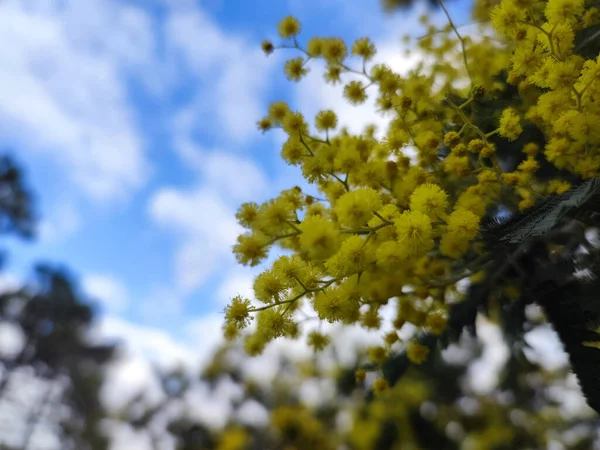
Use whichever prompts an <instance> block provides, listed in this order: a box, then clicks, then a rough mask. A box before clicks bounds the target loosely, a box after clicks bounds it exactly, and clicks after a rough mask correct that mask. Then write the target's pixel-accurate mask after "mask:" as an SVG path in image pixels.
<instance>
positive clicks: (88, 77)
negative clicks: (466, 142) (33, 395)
mask: <svg viewBox="0 0 600 450" xmlns="http://www.w3.org/2000/svg"><path fill="white" fill-rule="evenodd" d="M448 3H449V5H448V6H449V10H450V12H451V14H452V15H453V17H454V18H455V20H456V22H457V23H459V24H462V23H465V22H466V21H467V20H468V19H467V16H466V11H467V9H468V3H466V2H461V1H458V0H454V1H453V2H448ZM421 10H422V8H421ZM288 14H293V15H295V16H297V17H298V18H299V19H300V20H301V22H302V24H303V34H302V38H301V40H302V41H305V39H306V38H307V37H310V36H312V35H314V34H320V35H336V36H342V37H344V38H346V39H347V40H348V42H352V40H353V39H355V38H358V37H361V36H364V35H368V36H371V37H372V38H373V39H374V40H375V41H376V42H377V43H379V44H381V45H380V49H381V52H380V59H379V60H380V61H384V62H388V63H390V64H391V65H392V66H393V67H395V68H397V69H398V70H404V69H406V68H408V67H409V66H410V64H411V61H410V60H407V59H406V58H405V57H404V56H403V54H402V51H401V47H400V37H401V35H402V34H403V33H405V32H413V33H416V32H417V25H416V22H417V17H418V15H419V11H412V12H401V13H398V14H395V15H393V16H385V15H384V14H383V13H382V12H381V9H380V7H379V1H378V0H353V1H343V0H286V1H273V0H255V1H244V0H227V1H224V0H204V1H199V2H198V1H192V0H143V1H142V0H129V1H128V0H121V1H116V0H5V1H4V2H2V4H0V124H1V125H0V147H2V148H5V149H8V150H9V151H10V152H11V153H12V154H13V155H15V156H16V157H17V158H18V160H19V162H20V163H21V165H22V166H24V168H25V169H26V174H27V179H28V181H29V182H30V185H31V187H32V188H33V190H34V191H35V193H36V194H37V197H36V200H37V206H38V209H39V212H40V214H41V219H42V222H41V229H40V236H39V238H38V239H37V240H36V241H34V242H33V243H23V242H20V241H17V240H15V239H11V240H10V242H9V243H8V247H9V251H10V259H9V266H8V269H7V272H8V274H9V276H13V277H22V276H23V275H24V274H25V273H26V271H27V270H28V269H29V268H30V267H31V264H32V263H33V262H35V261H40V260H43V261H50V262H55V263H61V264H64V265H65V266H66V267H69V268H71V269H72V270H73V271H74V274H75V275H76V276H77V277H78V278H79V280H80V281H81V284H82V286H83V288H84V289H85V290H86V291H87V292H89V293H90V294H92V295H94V296H95V297H96V298H97V299H98V300H99V301H100V306H101V311H102V321H103V322H102V323H103V330H104V331H103V332H105V333H106V334H107V335H110V336H122V337H124V338H126V339H130V340H135V339H137V340H138V341H152V337H156V339H157V340H156V341H153V342H159V343H158V344H156V347H157V348H158V347H160V348H163V349H166V350H165V351H171V350H173V349H172V348H171V347H169V346H170V345H171V344H173V345H175V343H184V345H185V346H186V350H185V351H188V350H190V351H196V350H198V349H200V348H205V347H207V346H208V345H209V343H212V342H214V341H215V339H217V338H216V335H217V334H218V327H219V321H220V311H222V309H223V307H224V305H225V304H226V302H227V300H228V298H229V296H232V295H235V294H236V293H242V294H248V295H250V294H251V293H250V290H249V287H250V286H251V281H252V276H253V275H254V274H255V273H257V270H258V269H254V270H250V269H247V268H243V267H240V266H238V265H237V264H236V263H235V260H234V258H233V256H232V255H231V254H230V248H231V245H232V244H233V243H234V241H235V237H236V236H237V234H238V233H239V231H240V229H239V227H238V226H237V225H236V224H235V219H234V216H233V215H234V213H235V210H236V209H237V206H238V205H239V204H241V203H242V202H243V201H247V200H251V199H252V200H256V199H259V200H260V199H263V200H264V199H266V198H269V197H271V196H273V195H276V193H277V192H279V191H280V190H281V189H285V188H289V187H292V186H293V185H294V184H299V183H300V182H301V178H300V175H299V173H298V172H297V171H296V170H295V169H293V168H290V167H287V166H285V164H283V163H282V162H281V161H280V160H279V146H280V145H281V143H282V136H281V134H278V133H271V134H266V135H262V134H260V133H259V132H258V131H257V130H256V127H255V122H256V120H258V119H259V118H260V117H261V116H262V115H263V114H264V112H265V111H266V109H267V106H268V104H269V102H270V101H273V100H279V99H283V100H287V101H289V102H290V104H291V105H292V107H294V108H299V109H301V110H302V111H303V112H306V113H307V116H308V118H309V120H311V119H312V117H314V113H316V112H317V111H318V110H319V109H323V108H334V109H336V110H337V111H338V113H339V115H340V117H341V122H342V124H348V125H349V126H350V128H351V129H354V130H355V131H359V130H360V129H361V128H362V127H363V126H364V125H365V124H367V123H369V122H372V121H376V122H378V123H379V122H380V119H379V118H377V117H376V116H374V115H373V113H372V112H369V111H368V108H369V104H367V106H366V108H367V109H364V108H363V109H362V110H361V109H360V108H358V109H357V108H353V107H351V106H348V105H346V104H344V102H343V101H342V100H341V94H340V91H341V90H340V89H339V87H338V88H330V87H326V88H325V87H323V86H322V85H323V83H322V81H321V80H322V78H321V77H322V72H321V71H320V69H319V67H318V66H314V68H313V70H312V72H311V74H310V76H309V77H308V78H307V79H306V80H304V81H303V82H301V83H300V84H298V85H296V84H291V83H289V82H288V81H287V80H285V77H284V75H283V73H282V69H283V63H284V61H285V58H286V56H288V55H290V56H291V53H286V54H284V53H276V54H274V55H271V56H270V57H268V58H267V57H265V56H264V55H263V54H262V53H261V51H260V42H261V41H262V40H263V39H265V38H271V39H273V40H275V41H277V36H276V25H277V22H278V20H279V19H280V18H282V17H283V16H285V15H288ZM438 19H439V20H440V21H442V20H443V19H442V17H441V16H439V14H438ZM294 56H295V55H294ZM311 115H312V116H311ZM139 345H140V346H141V347H143V344H141V343H140V344H139ZM161 346H162V347H161ZM173 348H174V347H173ZM154 350H156V348H155V349H154ZM173 351H175V350H173ZM182 354H183V353H182Z"/></svg>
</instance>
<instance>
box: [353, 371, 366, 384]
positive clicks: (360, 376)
mask: <svg viewBox="0 0 600 450" xmlns="http://www.w3.org/2000/svg"><path fill="white" fill-rule="evenodd" d="M366 378H367V372H365V371H364V370H363V369H358V370H357V371H356V372H355V373H354V379H355V380H356V382H357V383H362V382H363V381H365V379H366Z"/></svg>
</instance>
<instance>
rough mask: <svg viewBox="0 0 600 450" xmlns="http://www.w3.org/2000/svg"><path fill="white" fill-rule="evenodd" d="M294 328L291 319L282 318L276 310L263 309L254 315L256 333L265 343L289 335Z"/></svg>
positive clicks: (287, 317)
mask: <svg viewBox="0 0 600 450" xmlns="http://www.w3.org/2000/svg"><path fill="white" fill-rule="evenodd" d="M295 328H296V324H295V323H294V322H293V320H292V319H291V317H289V316H284V315H283V314H282V313H281V312H280V311H279V310H278V309H277V308H269V309H265V310H263V311H260V312H259V313H258V314H257V315H256V333H257V334H258V335H260V336H262V337H263V338H264V339H266V340H267V341H270V340H272V339H275V338H278V337H281V336H286V335H289V334H291V333H292V332H293V331H294V330H295Z"/></svg>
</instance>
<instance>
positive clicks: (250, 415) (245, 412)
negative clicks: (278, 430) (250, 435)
mask: <svg viewBox="0 0 600 450" xmlns="http://www.w3.org/2000/svg"><path fill="white" fill-rule="evenodd" d="M236 418H237V420H239V421H240V423H243V424H245V425H250V426H254V427H260V426H265V425H266V424H267V423H268V421H269V412H268V411H267V409H266V408H265V407H264V406H263V405H262V404H260V403H259V402H257V401H256V400H253V399H250V400H246V401H244V403H242V405H241V406H240V407H239V409H238V410H237V413H236Z"/></svg>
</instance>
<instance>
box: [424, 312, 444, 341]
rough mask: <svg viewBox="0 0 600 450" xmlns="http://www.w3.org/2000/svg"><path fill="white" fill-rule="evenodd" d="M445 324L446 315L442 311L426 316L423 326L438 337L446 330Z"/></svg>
mask: <svg viewBox="0 0 600 450" xmlns="http://www.w3.org/2000/svg"><path fill="white" fill-rule="evenodd" d="M447 323H448V315H447V314H446V313H445V312H444V311H435V312H432V313H429V314H428V315H427V320H426V321H425V326H426V327H427V328H428V330H429V331H430V332H431V333H432V334H434V335H436V336H439V335H440V334H442V333H443V332H444V330H445V329H446V325H447Z"/></svg>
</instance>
